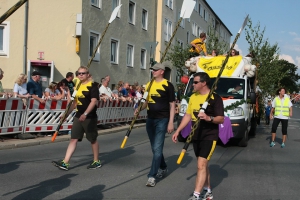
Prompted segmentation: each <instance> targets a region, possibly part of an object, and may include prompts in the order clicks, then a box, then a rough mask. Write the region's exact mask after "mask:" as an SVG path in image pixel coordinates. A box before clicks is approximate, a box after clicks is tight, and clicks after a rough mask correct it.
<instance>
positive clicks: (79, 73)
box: [78, 72, 87, 75]
mask: <svg viewBox="0 0 300 200" xmlns="http://www.w3.org/2000/svg"><path fill="white" fill-rule="evenodd" d="M84 74H87V72H78V75H84Z"/></svg>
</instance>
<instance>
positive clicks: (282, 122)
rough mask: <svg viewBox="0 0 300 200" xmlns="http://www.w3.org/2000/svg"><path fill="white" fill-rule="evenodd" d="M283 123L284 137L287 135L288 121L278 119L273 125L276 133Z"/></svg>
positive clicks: (275, 119)
mask: <svg viewBox="0 0 300 200" xmlns="http://www.w3.org/2000/svg"><path fill="white" fill-rule="evenodd" d="M280 122H281V126H282V135H287V127H288V122H289V120H288V119H278V118H274V120H273V124H272V133H276V130H277V127H278V125H279V123H280Z"/></svg>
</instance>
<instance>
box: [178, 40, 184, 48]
mask: <svg viewBox="0 0 300 200" xmlns="http://www.w3.org/2000/svg"><path fill="white" fill-rule="evenodd" d="M177 42H178V44H179V46H180V47H181V48H183V41H182V40H179V39H177Z"/></svg>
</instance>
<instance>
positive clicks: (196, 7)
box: [194, 0, 198, 12]
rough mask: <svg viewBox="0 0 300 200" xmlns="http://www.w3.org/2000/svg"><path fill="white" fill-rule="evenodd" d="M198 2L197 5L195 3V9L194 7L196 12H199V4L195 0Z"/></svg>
mask: <svg viewBox="0 0 300 200" xmlns="http://www.w3.org/2000/svg"><path fill="white" fill-rule="evenodd" d="M195 1H196V3H195V7H194V10H195V11H196V12H198V10H197V9H198V6H197V4H198V0H195Z"/></svg>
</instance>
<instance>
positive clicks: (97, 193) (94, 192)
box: [62, 185, 105, 200]
mask: <svg viewBox="0 0 300 200" xmlns="http://www.w3.org/2000/svg"><path fill="white" fill-rule="evenodd" d="M104 188H105V186H104V185H96V186H93V187H91V188H90V189H88V190H83V191H80V192H78V193H75V194H73V195H71V196H68V197H66V198H63V199H62V200H73V199H98V200H101V199H103V194H102V190H103V189H104Z"/></svg>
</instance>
